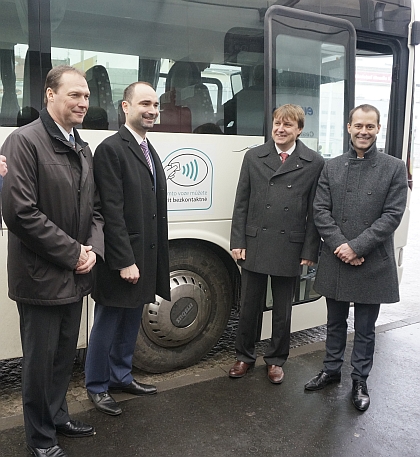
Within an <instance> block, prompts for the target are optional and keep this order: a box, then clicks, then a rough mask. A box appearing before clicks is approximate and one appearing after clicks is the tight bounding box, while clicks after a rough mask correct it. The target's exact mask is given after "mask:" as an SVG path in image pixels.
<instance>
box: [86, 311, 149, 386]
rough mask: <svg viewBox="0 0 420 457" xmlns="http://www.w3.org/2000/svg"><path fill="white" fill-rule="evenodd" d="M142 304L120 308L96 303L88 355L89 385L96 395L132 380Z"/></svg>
mask: <svg viewBox="0 0 420 457" xmlns="http://www.w3.org/2000/svg"><path fill="white" fill-rule="evenodd" d="M142 313H143V306H139V307H137V308H120V307H116V306H103V305H101V304H99V303H96V304H95V319H94V323H93V327H92V331H91V334H90V339H89V346H88V351H87V356H86V366H85V375H86V388H87V390H88V391H89V392H91V393H93V394H99V393H101V392H106V391H107V390H108V388H109V387H116V386H123V385H127V384H130V383H131V382H132V381H133V376H132V374H131V370H132V364H133V354H134V349H135V346H136V341H137V334H138V332H139V328H140V323H141V317H142Z"/></svg>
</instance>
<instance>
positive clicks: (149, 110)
mask: <svg viewBox="0 0 420 457" xmlns="http://www.w3.org/2000/svg"><path fill="white" fill-rule="evenodd" d="M122 108H123V110H124V113H125V121H126V123H127V125H128V126H129V127H130V128H132V129H133V130H134V131H135V132H137V133H138V134H139V135H141V136H143V137H144V135H145V134H146V132H147V131H148V130H150V129H151V128H152V127H153V126H154V124H155V121H156V119H157V117H158V116H159V101H158V97H157V95H156V92H155V91H154V90H153V89H152V88H151V87H150V86H148V85H146V84H137V86H135V88H134V94H133V98H132V100H131V102H127V101H126V100H124V101H123V102H122Z"/></svg>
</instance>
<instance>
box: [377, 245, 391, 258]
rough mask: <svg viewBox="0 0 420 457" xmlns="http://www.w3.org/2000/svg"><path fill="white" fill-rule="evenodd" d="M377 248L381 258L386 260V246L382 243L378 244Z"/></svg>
mask: <svg viewBox="0 0 420 457" xmlns="http://www.w3.org/2000/svg"><path fill="white" fill-rule="evenodd" d="M378 248H379V253H380V254H381V257H382V260H387V259H388V257H389V255H388V252H387V251H386V247H385V246H384V245H383V244H380V245H379V246H378Z"/></svg>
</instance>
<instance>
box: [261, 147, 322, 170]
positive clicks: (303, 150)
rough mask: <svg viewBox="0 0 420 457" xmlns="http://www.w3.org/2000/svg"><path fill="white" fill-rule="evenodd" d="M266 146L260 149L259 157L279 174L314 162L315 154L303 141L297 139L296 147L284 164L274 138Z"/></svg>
mask: <svg viewBox="0 0 420 457" xmlns="http://www.w3.org/2000/svg"><path fill="white" fill-rule="evenodd" d="M265 146H266V147H264V148H261V149H260V150H259V151H258V157H260V158H261V159H262V160H263V162H264V163H265V164H266V165H267V166H268V167H269V168H271V169H272V170H273V171H275V172H276V174H277V175H280V174H284V173H288V172H290V171H295V170H298V169H300V168H302V167H303V166H304V165H305V162H312V160H313V154H312V151H311V150H310V149H309V148H307V147H306V146H305V145H304V144H303V143H302V141H300V140H299V139H297V140H296V148H295V150H294V151H293V153H292V154H290V156H289V158H288V159H287V160H286V162H285V163H284V164H282V163H281V160H280V158H279V155H278V153H277V150H276V147H275V145H274V140H272V139H270V140H268V141H267V143H265Z"/></svg>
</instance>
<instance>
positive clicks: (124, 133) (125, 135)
mask: <svg viewBox="0 0 420 457" xmlns="http://www.w3.org/2000/svg"><path fill="white" fill-rule="evenodd" d="M119 134H120V135H121V138H122V139H123V140H124V141H126V142H127V143H128V145H127V146H128V148H129V149H130V150H131V151H132V152H133V154H134V155H135V157H136V158H137V159H138V160H140V162H141V163H142V164H143V165H144V166H145V167H146V168H147V170H148V171H149V173H150V175H152V172H151V171H150V168H149V164H148V163H147V160H146V157H144V154H143V151H142V149H141V147H140V145H139V144H138V143H137V141H136V139H135V138H134V137H133V135H132V134H131V133H130V132H129V131H128V130H127V129H126V128H125V127H124V125H122V126H121V127H120V130H119ZM149 146H150V145H149Z"/></svg>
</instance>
